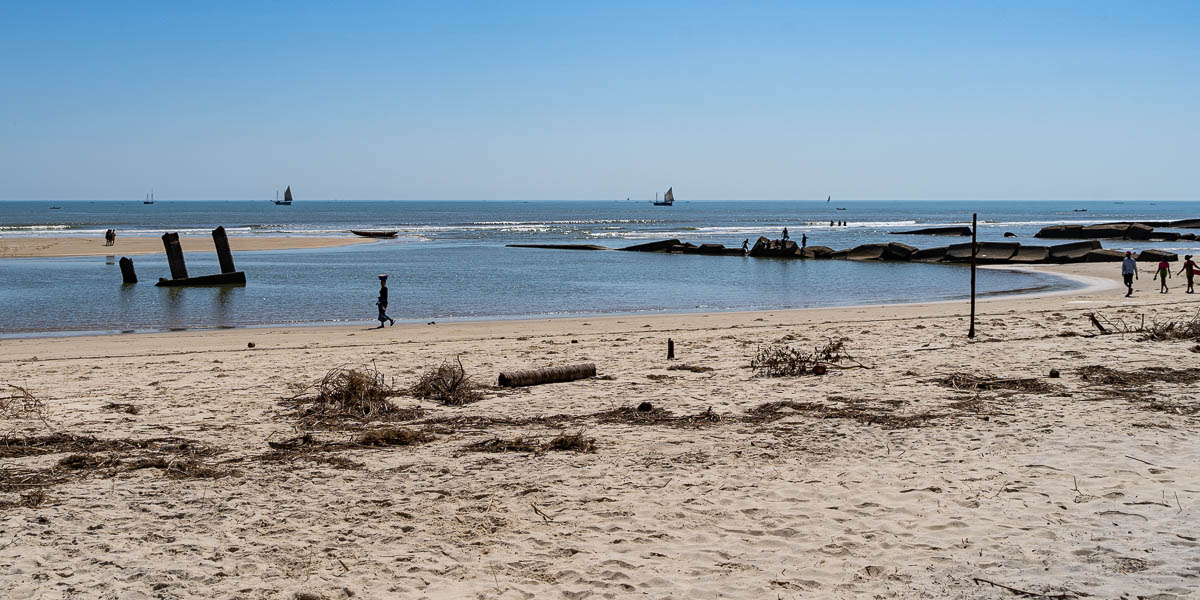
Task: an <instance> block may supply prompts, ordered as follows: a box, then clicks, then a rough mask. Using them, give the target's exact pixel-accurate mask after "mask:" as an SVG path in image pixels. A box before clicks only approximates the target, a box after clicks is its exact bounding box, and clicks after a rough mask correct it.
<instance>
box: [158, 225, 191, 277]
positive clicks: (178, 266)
mask: <svg viewBox="0 0 1200 600" xmlns="http://www.w3.org/2000/svg"><path fill="white" fill-rule="evenodd" d="M162 241H163V247H164V248H166V250H167V263H168V264H169V265H170V266H171V279H187V276H188V274H187V265H186V264H185V263H184V262H183V247H182V246H180V245H179V234H178V233H164V234H163V236H162Z"/></svg>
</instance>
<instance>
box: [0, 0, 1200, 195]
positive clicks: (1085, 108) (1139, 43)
mask: <svg viewBox="0 0 1200 600" xmlns="http://www.w3.org/2000/svg"><path fill="white" fill-rule="evenodd" d="M1198 92H1200V2H1195V1H1190V2H1172V1H1166V0H1161V1H1160V0H1155V1H1149V2H1147V1H1136V2H1135V1H1130V2H1106V1H1102V0H1093V1H1082V2H1069V1H1059V0H1051V1H1034V2H1018V1H997V2H991V3H987V2H972V1H969V0H961V1H951V2H907V1H906V2H894V1H889V2H878V3H875V2H828V3H805V2H778V3H774V2H697V1H688V2H653V1H634V2H616V1H607V0H606V1H603V2H601V1H596V2H570V1H563V2H545V3H541V2H538V3H532V2H517V1H514V2H496V1H482V2H449V1H447V2H442V1H438V2H412V3H408V2H380V3H368V2H302V1H292V2H228V3H225V2H216V1H209V2H194V3H193V2H187V3H185V2H173V1H169V2H149V1H147V2H121V1H117V0H114V1H111V2H94V1H89V2H78V3H73V2H33V1H30V2H17V1H11V2H4V3H0V199H4V200H20V199H29V200H35V199H64V200H66V199H83V200H101V199H140V198H141V197H142V196H143V194H144V193H145V192H146V191H148V190H149V189H150V188H151V187H153V188H154V189H155V190H156V193H157V196H158V198H160V199H218V200H223V199H247V200H249V199H255V200H261V199H265V198H270V197H273V195H274V193H275V190H276V189H282V188H283V187H284V186H286V185H291V186H292V189H293V191H294V192H295V193H296V196H297V199H298V200H299V199H326V198H342V199H421V200H438V199H447V200H452V199H475V200H487V199H527V200H533V199H564V200H569V199H608V198H612V199H616V198H620V199H624V198H625V197H627V196H631V197H633V198H643V199H644V198H650V197H652V196H653V194H654V193H655V192H662V191H665V190H666V188H667V187H668V186H674V188H675V191H676V197H677V198H679V199H683V200H687V199H814V198H824V197H825V196H826V195H830V194H832V195H833V196H834V197H836V198H841V199H891V198H895V199H1074V200H1085V199H1097V200H1107V199H1155V200H1171V199H1188V200H1195V199H1200V193H1198V189H1200V175H1198V174H1200V166H1198V165H1197V162H1198V160H1197V158H1198V150H1200V144H1198V142H1200V94H1198Z"/></svg>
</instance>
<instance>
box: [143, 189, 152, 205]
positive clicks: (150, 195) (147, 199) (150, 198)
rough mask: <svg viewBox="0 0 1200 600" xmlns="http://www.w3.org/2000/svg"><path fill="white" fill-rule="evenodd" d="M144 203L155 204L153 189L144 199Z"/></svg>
mask: <svg viewBox="0 0 1200 600" xmlns="http://www.w3.org/2000/svg"><path fill="white" fill-rule="evenodd" d="M142 204H154V192H153V191H151V192H150V193H149V194H146V199H145V200H142Z"/></svg>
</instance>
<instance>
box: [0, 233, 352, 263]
mask: <svg viewBox="0 0 1200 600" xmlns="http://www.w3.org/2000/svg"><path fill="white" fill-rule="evenodd" d="M371 241H374V240H369V239H364V238H351V237H344V238H341V237H283V236H276V237H237V236H230V237H229V247H230V249H232V250H233V251H234V252H237V251H244V250H297V249H301V248H330V247H333V246H347V245H350V244H363V243H367V242H371ZM179 242H180V243H181V244H182V245H183V251H184V252H215V251H216V250H215V249H214V248H213V241H212V238H211V237H208V236H190V237H180V238H179ZM163 252H164V250H163V242H162V238H157V237H132V236H131V237H126V236H122V235H120V234H119V233H118V235H117V243H116V245H113V246H105V245H104V240H103V239H102V238H100V237H96V238H74V237H52V238H51V237H45V238H43V237H0V258H45V257H54V256H133V255H135V254H162V253H163Z"/></svg>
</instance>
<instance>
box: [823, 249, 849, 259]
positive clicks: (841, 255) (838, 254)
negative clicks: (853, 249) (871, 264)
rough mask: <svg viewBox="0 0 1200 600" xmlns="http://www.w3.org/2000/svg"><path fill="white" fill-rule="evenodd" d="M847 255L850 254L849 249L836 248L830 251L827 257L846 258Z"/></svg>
mask: <svg viewBox="0 0 1200 600" xmlns="http://www.w3.org/2000/svg"><path fill="white" fill-rule="evenodd" d="M849 255H850V251H849V250H837V251H834V252H830V253H829V256H828V258H846V257H847V256H849Z"/></svg>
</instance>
